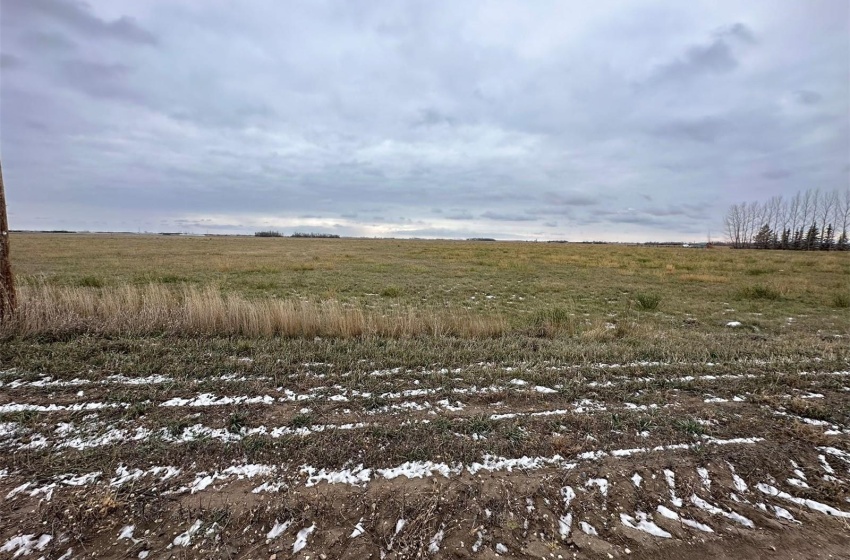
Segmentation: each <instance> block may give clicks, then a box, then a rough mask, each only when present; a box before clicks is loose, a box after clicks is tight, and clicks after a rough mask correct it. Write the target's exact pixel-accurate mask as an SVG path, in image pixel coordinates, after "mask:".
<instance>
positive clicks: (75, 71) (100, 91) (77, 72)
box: [60, 59, 139, 99]
mask: <svg viewBox="0 0 850 560" xmlns="http://www.w3.org/2000/svg"><path fill="white" fill-rule="evenodd" d="M60 69H61V74H62V76H63V78H64V79H65V80H66V82H67V83H68V84H69V85H71V86H72V87H74V88H76V89H78V90H80V91H83V92H85V93H87V94H89V95H91V96H93V97H118V98H125V99H139V95H138V94H137V93H136V92H134V91H133V90H132V89H130V88H129V87H128V86H127V85H126V84H125V83H124V78H125V77H127V76H128V75H129V74H130V72H131V71H132V69H131V68H130V67H129V66H126V65H124V64H117V63H101V62H90V61H87V60H79V59H68V60H65V61H64V62H63V63H62V64H61V66H60Z"/></svg>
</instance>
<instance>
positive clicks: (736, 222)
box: [725, 204, 743, 249]
mask: <svg viewBox="0 0 850 560" xmlns="http://www.w3.org/2000/svg"><path fill="white" fill-rule="evenodd" d="M725 224H726V236H727V237H728V238H729V242H730V243H732V247H734V248H736V249H740V248H741V235H742V231H743V220H742V213H741V207H740V206H738V205H737V204H733V205H732V206H730V207H729V212H727V214H726V220H725Z"/></svg>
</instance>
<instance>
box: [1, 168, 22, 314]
mask: <svg viewBox="0 0 850 560" xmlns="http://www.w3.org/2000/svg"><path fill="white" fill-rule="evenodd" d="M17 299H18V298H17V294H16V293H15V278H14V277H13V276H12V261H11V260H10V258H9V221H8V219H7V217H6V190H5V189H4V187H3V166H2V164H0V323H2V322H3V321H4V320H5V319H7V318H9V317H11V316H12V314H13V313H14V312H15V307H16V306H17Z"/></svg>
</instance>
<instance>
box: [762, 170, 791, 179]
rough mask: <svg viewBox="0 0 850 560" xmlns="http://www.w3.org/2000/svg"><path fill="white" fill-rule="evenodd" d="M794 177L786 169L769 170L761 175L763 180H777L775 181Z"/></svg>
mask: <svg viewBox="0 0 850 560" xmlns="http://www.w3.org/2000/svg"><path fill="white" fill-rule="evenodd" d="M792 175H794V173H793V172H792V171H789V170H787V169H770V170H768V171H765V172H764V173H762V174H761V176H762V177H764V178H765V179H771V180H777V179H786V178H788V177H791V176H792Z"/></svg>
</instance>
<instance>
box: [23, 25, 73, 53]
mask: <svg viewBox="0 0 850 560" xmlns="http://www.w3.org/2000/svg"><path fill="white" fill-rule="evenodd" d="M20 40H21V43H22V44H24V45H26V46H27V47H30V48H33V49H39V50H45V51H56V52H62V53H67V52H68V51H71V50H74V49H75V48H76V47H77V43H76V42H75V41H72V40H71V39H69V38H68V37H67V36H65V35H63V34H62V33H58V32H55V31H40V30H35V31H30V32H26V33H23V34H22V35H21V39H20Z"/></svg>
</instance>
